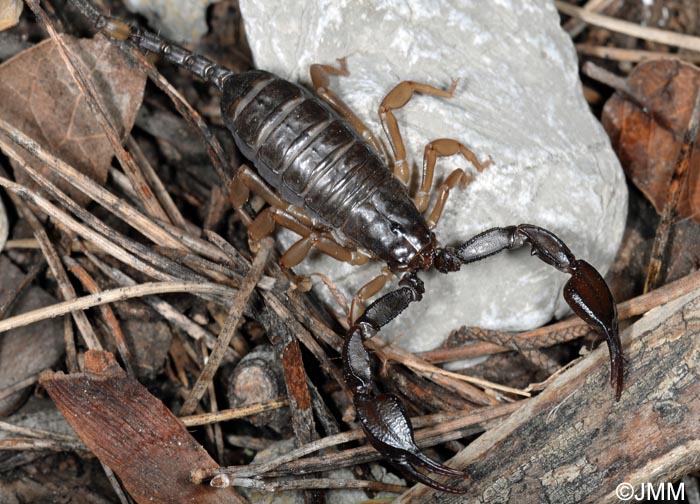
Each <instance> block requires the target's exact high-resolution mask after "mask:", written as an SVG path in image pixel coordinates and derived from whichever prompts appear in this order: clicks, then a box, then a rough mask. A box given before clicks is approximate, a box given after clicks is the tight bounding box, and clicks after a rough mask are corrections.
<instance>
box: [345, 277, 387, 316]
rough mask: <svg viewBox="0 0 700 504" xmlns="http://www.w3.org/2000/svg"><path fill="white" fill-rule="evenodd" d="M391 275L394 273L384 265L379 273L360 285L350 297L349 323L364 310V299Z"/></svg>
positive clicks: (379, 287)
mask: <svg viewBox="0 0 700 504" xmlns="http://www.w3.org/2000/svg"><path fill="white" fill-rule="evenodd" d="M392 276H394V274H393V273H392V272H391V270H390V269H389V268H387V267H386V266H385V267H383V268H382V272H381V273H380V274H379V275H377V276H376V277H374V278H373V279H372V280H370V281H369V282H367V283H366V284H365V285H363V286H362V287H360V289H359V290H358V291H357V293H355V296H354V297H353V298H352V305H351V307H350V324H352V323H353V322H354V321H355V320H357V319H358V318H359V317H360V316H361V315H362V313H363V312H364V311H365V301H366V300H368V299H369V298H371V297H372V296H374V295H375V294H376V293H377V292H379V291H380V290H382V289H383V288H384V286H385V285H386V283H387V282H388V281H389V279H390V278H391V277H392Z"/></svg>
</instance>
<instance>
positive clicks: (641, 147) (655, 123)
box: [602, 60, 700, 222]
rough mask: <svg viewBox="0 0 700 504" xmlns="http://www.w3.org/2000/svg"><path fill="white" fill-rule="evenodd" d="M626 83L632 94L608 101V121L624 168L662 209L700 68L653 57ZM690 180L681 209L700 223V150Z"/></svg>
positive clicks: (698, 83)
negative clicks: (654, 59) (652, 59)
mask: <svg viewBox="0 0 700 504" xmlns="http://www.w3.org/2000/svg"><path fill="white" fill-rule="evenodd" d="M627 86H628V89H629V96H625V95H623V94H621V93H616V94H615V95H613V96H612V98H610V100H608V102H607V103H606V104H605V107H604V109H603V118H602V119H603V126H604V127H605V129H606V131H607V132H608V135H610V138H611V140H612V143H613V147H614V148H615V151H616V152H617V155H618V157H619V158H620V162H621V163H622V166H623V168H624V170H625V173H627V176H629V177H630V179H631V180H632V182H633V183H634V184H635V185H636V186H637V187H638V188H639V189H640V190H641V191H642V192H643V193H644V195H645V196H646V197H647V198H648V199H649V201H651V203H652V204H653V205H654V208H655V209H656V211H657V212H658V213H659V214H661V212H662V211H663V208H664V205H665V204H666V201H667V199H668V188H669V185H670V181H671V177H672V175H673V172H674V170H675V169H676V165H677V163H678V154H679V152H680V149H681V146H682V145H683V135H684V133H685V131H686V129H687V127H688V123H689V121H690V116H691V114H692V109H693V103H694V102H695V95H696V93H697V92H698V88H699V86H700V71H699V70H698V68H697V67H695V66H694V65H690V64H687V63H683V62H680V61H677V60H656V61H650V62H647V63H641V64H640V65H638V66H637V67H636V68H635V69H634V71H633V72H632V73H631V74H630V76H629V77H628V78H627ZM642 107H643V108H644V109H643V108H642ZM687 182H688V183H687V186H686V187H684V188H682V189H681V193H680V199H679V203H678V209H677V210H678V212H679V213H680V215H682V216H684V217H691V218H692V219H693V220H695V221H696V222H700V153H698V151H697V150H695V152H694V153H693V154H692V158H691V160H690V171H689V173H688V177H687Z"/></svg>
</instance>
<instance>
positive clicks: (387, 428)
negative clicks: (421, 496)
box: [342, 273, 469, 493]
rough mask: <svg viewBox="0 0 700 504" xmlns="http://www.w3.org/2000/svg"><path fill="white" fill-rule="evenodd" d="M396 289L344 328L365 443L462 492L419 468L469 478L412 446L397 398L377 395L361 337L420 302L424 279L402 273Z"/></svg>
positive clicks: (414, 473)
mask: <svg viewBox="0 0 700 504" xmlns="http://www.w3.org/2000/svg"><path fill="white" fill-rule="evenodd" d="M399 286H400V287H399V288H398V289H396V290H394V291H392V292H389V293H388V294H385V295H384V296H382V297H381V298H379V299H377V300H376V301H375V302H374V303H372V304H370V305H369V306H368V307H367V309H366V310H365V312H364V313H363V314H362V316H361V317H360V318H359V319H358V320H357V321H356V322H355V324H354V325H353V326H352V327H351V328H350V330H349V331H348V335H347V338H346V340H345V344H344V345H343V355H342V360H343V369H344V373H345V381H346V382H347V383H348V386H349V388H350V390H351V392H352V396H353V403H354V405H355V409H356V410H357V417H358V419H359V420H360V423H361V425H362V429H363V430H364V432H365V435H366V436H367V439H368V440H369V442H370V443H371V444H372V446H374V448H375V449H376V450H377V451H378V452H379V453H381V454H382V455H383V456H384V457H385V458H386V459H387V460H388V461H389V462H390V463H391V464H392V465H393V466H395V467H396V468H397V469H398V470H399V471H401V473H402V474H404V475H405V476H406V477H408V478H410V479H412V480H415V481H418V482H420V483H423V484H425V485H427V486H430V487H432V488H435V489H436V490H440V491H443V492H452V493H463V492H464V490H461V489H457V488H452V487H448V486H446V485H443V484H441V483H439V482H437V481H435V480H433V479H432V478H430V477H429V476H427V475H425V474H423V473H421V472H419V471H418V469H417V468H418V467H422V468H424V469H426V470H428V471H430V472H434V473H437V474H442V475H446V476H453V477H463V478H467V477H469V475H468V474H467V473H465V472H463V471H459V470H457V469H452V468H450V467H447V466H445V465H443V464H441V463H439V462H437V461H435V460H432V459H431V458H430V457H428V456H427V455H425V454H424V453H423V452H422V451H421V450H420V448H419V447H418V446H417V445H416V442H415V439H414V437H413V426H412V425H411V421H410V419H409V417H408V413H407V412H406V409H405V408H404V406H403V404H401V402H400V400H399V399H398V397H396V396H395V395H393V394H375V393H374V390H373V381H372V371H371V366H370V356H369V352H368V351H367V349H366V348H365V346H364V341H365V340H366V339H368V338H371V337H372V336H374V335H375V334H377V332H378V331H379V329H380V328H381V327H382V326H384V325H385V324H387V323H388V322H390V321H391V320H393V319H394V318H396V317H397V316H398V315H399V314H400V313H401V312H402V311H403V310H404V309H405V308H406V307H407V306H408V305H409V304H410V303H412V302H414V301H420V299H421V297H422V295H423V292H424V289H423V282H421V281H420V279H418V277H417V276H416V275H415V273H409V274H407V275H405V276H404V277H403V278H402V280H401V282H399Z"/></svg>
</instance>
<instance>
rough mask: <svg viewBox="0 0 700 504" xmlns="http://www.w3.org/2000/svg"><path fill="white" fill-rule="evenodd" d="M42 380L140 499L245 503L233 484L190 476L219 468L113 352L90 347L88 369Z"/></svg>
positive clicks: (49, 374)
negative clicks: (129, 374)
mask: <svg viewBox="0 0 700 504" xmlns="http://www.w3.org/2000/svg"><path fill="white" fill-rule="evenodd" d="M40 383H41V384H42V385H43V386H44V387H45V388H46V391H47V392H48V393H49V396H50V397H51V399H53V401H54V402H55V403H56V406H57V407H58V410H59V411H60V412H61V414H62V415H63V416H64V417H65V419H66V420H67V421H68V423H69V424H70V425H71V427H73V429H74V430H75V432H77V433H78V435H79V436H80V438H81V439H82V440H83V442H84V443H85V444H86V445H87V446H88V448H90V450H91V451H92V452H93V453H94V454H95V455H96V456H97V458H99V459H100V461H102V462H103V463H105V464H106V465H108V466H109V467H110V468H111V469H112V470H113V471H114V472H115V473H116V474H117V475H118V476H119V478H120V479H121V481H122V483H123V484H124V486H125V487H126V489H127V490H128V491H129V493H130V494H131V496H132V497H133V498H134V499H135V500H136V501H137V502H139V503H149V504H153V503H174V502H192V503H198V504H210V503H211V504H219V503H221V504H224V503H231V502H243V500H242V499H241V498H240V497H239V496H238V494H236V492H235V491H234V490H233V489H232V488H225V489H221V488H212V487H210V486H208V485H195V484H194V483H192V482H191V481H190V474H191V472H192V470H194V469H197V468H207V469H209V468H214V467H218V465H217V464H216V462H215V461H214V460H213V459H212V458H211V457H210V456H209V454H208V453H207V452H206V451H205V450H204V448H202V447H201V446H200V445H199V443H197V441H196V440H195V439H194V438H193V437H192V436H191V435H190V433H189V432H188V431H187V429H186V428H185V426H184V425H183V423H182V422H181V421H180V420H179V419H178V418H177V417H176V416H175V415H173V414H172V413H171V412H170V410H169V409H168V408H166V407H165V405H164V404H163V403H162V402H160V401H159V400H158V399H157V398H155V397H153V396H152V395H151V394H150V393H149V392H148V390H146V388H145V387H144V386H142V385H141V384H140V383H139V382H138V381H136V380H135V379H133V378H130V377H127V376H126V375H125V373H124V371H123V370H122V369H121V368H120V367H119V366H118V365H117V363H116V362H115V360H114V356H113V355H112V354H111V353H109V352H100V351H93V350H91V351H88V352H87V354H86V358H85V373H79V374H71V375H65V374H63V373H53V372H45V373H42V375H41V377H40Z"/></svg>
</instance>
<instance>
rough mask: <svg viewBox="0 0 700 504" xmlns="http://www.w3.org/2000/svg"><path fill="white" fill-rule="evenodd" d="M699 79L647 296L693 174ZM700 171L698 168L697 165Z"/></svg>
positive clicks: (699, 105) (656, 239)
mask: <svg viewBox="0 0 700 504" xmlns="http://www.w3.org/2000/svg"><path fill="white" fill-rule="evenodd" d="M698 80H699V79H697V78H696V79H695V81H696V86H695V89H696V91H695V103H694V104H693V112H692V114H691V116H690V120H689V121H688V127H687V128H686V130H685V134H684V135H683V145H682V146H681V149H680V152H679V153H678V157H677V158H676V169H675V170H674V171H673V176H672V177H671V182H670V183H669V187H668V199H667V200H666V204H665V205H664V209H663V211H662V212H661V220H660V221H659V225H658V226H657V228H656V236H655V237H654V244H653V246H652V248H651V257H650V258H649V266H648V268H647V277H646V280H645V282H644V293H645V294H646V293H647V292H649V291H650V290H653V289H654V287H656V285H657V283H658V282H659V281H660V280H661V278H660V277H661V270H662V267H663V263H664V256H665V255H666V248H667V246H668V240H669V237H670V235H671V228H672V224H673V219H674V218H675V216H676V213H677V211H678V200H679V199H680V195H681V191H682V190H683V189H685V187H686V185H687V184H686V180H687V179H688V173H689V171H690V169H689V168H690V159H691V157H692V155H693V151H694V150H695V143H696V141H697V137H698V127H699V126H700V87H699V86H698V85H697V83H698ZM696 169H697V166H696Z"/></svg>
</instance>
